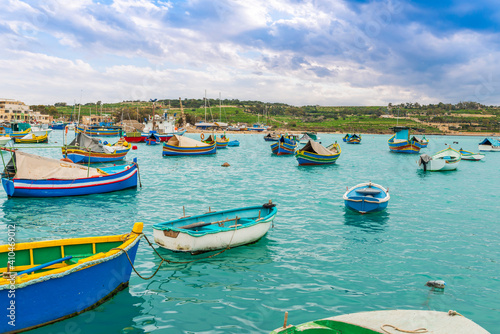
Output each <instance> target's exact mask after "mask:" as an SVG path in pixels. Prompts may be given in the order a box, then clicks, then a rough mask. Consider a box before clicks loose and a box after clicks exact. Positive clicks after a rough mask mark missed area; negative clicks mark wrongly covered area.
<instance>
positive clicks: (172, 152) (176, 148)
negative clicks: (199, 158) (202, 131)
mask: <svg viewBox="0 0 500 334" xmlns="http://www.w3.org/2000/svg"><path fill="white" fill-rule="evenodd" d="M215 153H217V147H216V143H215V141H212V142H210V143H209V144H206V143H202V142H201V141H198V140H195V139H191V138H188V137H184V136H178V135H174V136H172V138H170V139H169V140H168V141H167V142H164V143H163V155H164V156H179V155H187V156H191V155H207V154H215Z"/></svg>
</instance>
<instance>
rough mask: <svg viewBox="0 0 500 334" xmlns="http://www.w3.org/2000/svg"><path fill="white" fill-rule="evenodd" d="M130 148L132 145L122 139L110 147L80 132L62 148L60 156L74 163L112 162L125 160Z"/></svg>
mask: <svg viewBox="0 0 500 334" xmlns="http://www.w3.org/2000/svg"><path fill="white" fill-rule="evenodd" d="M131 148H132V144H130V143H128V142H127V141H126V140H125V139H123V138H120V140H118V142H116V143H115V144H114V145H111V144H108V143H107V142H104V143H103V142H101V140H99V138H95V137H90V136H88V135H87V134H85V133H82V132H80V133H77V134H76V137H75V139H73V141H72V142H71V143H70V144H69V145H68V146H63V147H62V154H63V156H64V157H65V158H67V159H70V160H71V161H73V162H74V163H88V162H90V163H99V162H112V161H119V160H123V159H125V156H126V155H127V153H128V152H129V151H130V149H131Z"/></svg>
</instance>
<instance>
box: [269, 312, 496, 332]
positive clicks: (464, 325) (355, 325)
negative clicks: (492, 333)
mask: <svg viewBox="0 0 500 334" xmlns="http://www.w3.org/2000/svg"><path fill="white" fill-rule="evenodd" d="M452 312H453V311H448V312H438V311H420V310H385V311H369V312H360V313H350V314H343V315H337V316H334V317H331V318H326V319H321V320H315V321H311V322H306V323H304V324H301V325H297V326H293V325H288V326H287V323H286V317H285V324H284V325H283V327H280V328H277V329H275V330H274V331H272V332H271V334H313V333H314V334H320V333H324V334H337V333H343V334H378V333H384V334H387V333H394V334H395V333H432V334H452V333H453V334H471V333H474V334H489V332H488V331H486V330H485V329H484V328H482V327H481V326H479V325H478V324H476V323H474V322H473V321H471V320H469V319H467V318H466V317H464V316H462V315H459V314H457V313H456V312H455V314H453V313H452ZM395 328H396V329H395Z"/></svg>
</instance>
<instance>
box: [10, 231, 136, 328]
mask: <svg viewBox="0 0 500 334" xmlns="http://www.w3.org/2000/svg"><path fill="white" fill-rule="evenodd" d="M139 240H140V239H139V238H137V239H136V240H135V241H134V242H133V243H132V244H131V245H130V247H128V248H127V253H128V255H129V257H130V260H131V261H132V263H133V262H134V259H135V256H136V253H137V248H138V246H139ZM131 272H132V267H131V265H130V262H129V260H128V259H127V255H125V253H123V252H122V253H120V254H119V255H118V256H117V257H114V258H110V259H106V258H105V259H104V260H103V262H100V263H97V264H95V265H92V266H88V267H84V268H83V269H81V270H78V271H75V272H72V273H70V274H67V275H64V276H62V275H51V276H53V277H51V278H48V279H46V280H41V281H40V282H38V283H33V284H29V285H26V286H24V287H23V284H18V285H16V289H15V327H13V326H11V325H9V324H8V322H7V321H2V322H1V323H0V332H2V333H6V332H11V331H13V330H14V332H19V331H25V330H31V329H34V328H37V327H41V326H45V325H48V324H51V323H54V322H57V321H60V320H64V319H67V318H69V317H73V316H76V315H78V314H80V313H82V312H85V311H87V310H90V309H93V308H95V307H97V306H99V305H100V304H102V303H103V302H105V301H106V300H108V299H110V298H111V297H112V296H113V295H114V294H116V293H117V292H118V291H120V290H123V289H124V288H126V287H127V286H128V281H129V279H130V275H131ZM58 276H59V277H58ZM8 295H9V289H8V288H6V289H4V290H0V301H1V302H0V305H1V306H0V307H1V308H2V310H4V312H5V310H8V307H9V303H10V301H11V300H12V299H10V298H9V297H8ZM4 318H6V317H5V316H4Z"/></svg>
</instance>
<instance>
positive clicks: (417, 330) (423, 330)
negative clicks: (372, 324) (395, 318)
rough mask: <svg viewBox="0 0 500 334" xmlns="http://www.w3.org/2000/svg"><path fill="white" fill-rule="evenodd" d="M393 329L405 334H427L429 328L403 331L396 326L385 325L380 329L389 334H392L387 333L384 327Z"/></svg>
mask: <svg viewBox="0 0 500 334" xmlns="http://www.w3.org/2000/svg"><path fill="white" fill-rule="evenodd" d="M386 326H387V327H392V328H394V329H395V330H397V331H399V332H403V333H427V332H428V331H427V328H417V329H414V330H405V329H401V328H398V327H396V326H393V325H389V324H384V325H382V326H380V329H381V330H383V331H384V332H386V333H387V334H392V333H391V332H389V331H387V330H386V329H385V328H384V327H386Z"/></svg>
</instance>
